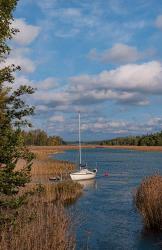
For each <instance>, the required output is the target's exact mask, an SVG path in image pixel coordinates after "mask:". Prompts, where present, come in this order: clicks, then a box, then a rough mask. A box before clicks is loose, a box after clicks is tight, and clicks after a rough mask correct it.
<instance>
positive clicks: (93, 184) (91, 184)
mask: <svg viewBox="0 0 162 250" xmlns="http://www.w3.org/2000/svg"><path fill="white" fill-rule="evenodd" d="M77 182H78V183H80V184H81V185H82V186H83V188H84V189H97V181H96V179H91V180H82V181H77Z"/></svg>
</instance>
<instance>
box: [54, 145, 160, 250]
mask: <svg viewBox="0 0 162 250" xmlns="http://www.w3.org/2000/svg"><path fill="white" fill-rule="evenodd" d="M55 157H56V158H57V159H61V160H69V161H72V162H74V163H77V161H78V151H76V150H69V151H65V152H64V153H62V154H57V155H55ZM83 161H84V162H87V163H88V166H89V167H90V168H95V167H96V164H97V168H98V174H97V178H96V179H95V180H89V181H85V182H82V183H83V185H84V193H83V195H82V197H81V198H80V199H78V200H77V202H76V203H75V204H74V205H73V207H72V210H73V213H76V214H77V216H76V218H77V222H76V223H77V229H76V231H77V249H79V250H80V249H91V250H96V249H101V250H106V249H108V250H127V249H139V250H152V249H155V250H157V249H162V237H161V236H160V235H157V234H149V235H148V234H146V233H144V232H142V220H141V218H140V216H139V214H138V212H137V211H136V209H135V206H134V204H133V192H134V190H135V188H136V187H137V186H138V185H139V184H140V182H141V180H142V179H143V178H144V177H145V176H148V175H151V174H154V173H155V172H157V171H158V172H162V153H160V152H141V151H132V150H121V149H119V150H118V149H101V148H97V149H86V150H85V149H83ZM105 172H108V173H109V175H108V176H104V173H105ZM78 220H79V221H78Z"/></svg>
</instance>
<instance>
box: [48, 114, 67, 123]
mask: <svg viewBox="0 0 162 250" xmlns="http://www.w3.org/2000/svg"><path fill="white" fill-rule="evenodd" d="M49 121H50V122H64V116H63V115H54V116H52V117H50V118H49Z"/></svg>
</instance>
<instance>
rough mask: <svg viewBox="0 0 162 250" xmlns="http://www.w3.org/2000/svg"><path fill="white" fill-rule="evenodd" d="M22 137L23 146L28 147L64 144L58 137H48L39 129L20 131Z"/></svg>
mask: <svg viewBox="0 0 162 250" xmlns="http://www.w3.org/2000/svg"><path fill="white" fill-rule="evenodd" d="M22 137H23V140H24V142H25V145H28V146H31V145H35V146H59V145H65V144H66V143H65V141H64V140H63V139H62V138H61V137H60V136H48V135H47V133H46V132H45V131H43V130H41V129H36V130H30V131H22Z"/></svg>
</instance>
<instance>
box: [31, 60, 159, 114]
mask: <svg viewBox="0 0 162 250" xmlns="http://www.w3.org/2000/svg"><path fill="white" fill-rule="evenodd" d="M161 79H162V64H161V63H160V62H158V61H152V62H148V63H143V64H127V65H124V66H120V67H117V68H116V69H113V70H107V71H103V72H101V73H99V74H97V75H81V76H76V77H71V78H70V79H69V83H68V84H67V85H65V86H64V87H63V88H62V89H60V88H53V89H50V90H49V89H48V88H47V89H43V87H42V88H41V89H40V90H39V91H38V92H36V94H35V95H34V99H35V100H36V102H38V103H39V104H42V103H44V104H45V105H48V106H51V107H53V108H60V107H62V108H63V109H65V107H66V109H68V107H69V106H70V105H72V106H76V107H78V106H81V107H82V106H85V105H87V106H89V105H96V104H99V103H102V102H106V101H115V102H117V103H121V104H125V105H140V106H143V105H147V104H148V103H149V100H148V98H149V96H150V95H161V94H162V84H161ZM40 86H41V84H40Z"/></svg>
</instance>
